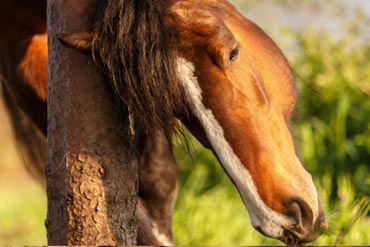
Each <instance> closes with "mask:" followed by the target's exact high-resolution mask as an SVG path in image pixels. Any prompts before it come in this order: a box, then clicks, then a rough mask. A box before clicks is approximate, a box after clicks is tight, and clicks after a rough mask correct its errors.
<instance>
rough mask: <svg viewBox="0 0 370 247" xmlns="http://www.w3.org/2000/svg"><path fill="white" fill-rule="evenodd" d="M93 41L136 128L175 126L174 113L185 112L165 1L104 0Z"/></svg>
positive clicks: (173, 128)
mask: <svg viewBox="0 0 370 247" xmlns="http://www.w3.org/2000/svg"><path fill="white" fill-rule="evenodd" d="M104 2H105V3H106V4H105V6H104V8H105V10H104V14H103V16H102V19H101V21H100V23H99V25H98V39H96V40H95V42H94V50H95V51H96V52H95V53H96V55H97V58H98V59H97V60H98V61H100V62H101V63H102V66H103V68H104V69H105V70H106V72H107V74H108V76H109V77H110V79H111V81H112V84H113V87H114V89H115V91H116V93H117V94H118V96H119V97H120V98H121V99H122V100H123V101H124V102H125V103H126V104H127V106H128V108H129V110H130V113H131V115H132V116H133V118H134V121H135V127H136V128H137V129H139V130H140V131H141V133H144V134H145V135H147V136H148V135H151V133H152V132H153V130H154V129H155V128H162V129H164V130H165V132H166V133H167V136H170V135H171V134H172V133H174V132H175V131H176V130H177V127H178V122H177V121H176V114H177V113H179V114H181V113H182V112H184V111H185V109H186V107H185V100H184V96H183V89H182V88H181V86H180V84H179V82H178V76H177V72H176V51H175V37H174V33H173V31H172V29H171V28H170V27H169V26H167V25H166V24H165V18H166V17H167V16H168V15H169V13H168V10H167V9H166V6H165V4H164V3H163V2H162V1H152V0H145V1H144V0H142V1H136V0H118V1H104Z"/></svg>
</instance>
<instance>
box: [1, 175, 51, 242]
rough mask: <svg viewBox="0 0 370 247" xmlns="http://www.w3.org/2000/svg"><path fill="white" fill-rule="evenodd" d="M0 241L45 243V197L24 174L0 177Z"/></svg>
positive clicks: (37, 186)
mask: <svg viewBox="0 0 370 247" xmlns="http://www.w3.org/2000/svg"><path fill="white" fill-rule="evenodd" d="M0 196H1V203H0V244H1V245H25V244H27V245H45V244H46V231H45V227H44V219H45V215H46V198H45V196H44V194H43V191H42V190H41V188H40V187H39V185H37V184H35V183H33V182H32V181H30V179H29V178H27V177H26V176H22V175H21V176H20V177H14V178H13V179H8V178H1V182H0Z"/></svg>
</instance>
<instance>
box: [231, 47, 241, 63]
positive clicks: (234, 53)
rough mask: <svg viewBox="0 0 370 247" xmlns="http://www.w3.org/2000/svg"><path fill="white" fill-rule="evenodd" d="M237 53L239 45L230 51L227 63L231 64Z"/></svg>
mask: <svg viewBox="0 0 370 247" xmlns="http://www.w3.org/2000/svg"><path fill="white" fill-rule="evenodd" d="M238 55H239V47H236V48H235V49H233V50H232V51H231V52H230V55H229V64H232V63H233V62H234V61H235V60H236V59H237V58H238Z"/></svg>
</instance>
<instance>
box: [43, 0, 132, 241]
mask: <svg viewBox="0 0 370 247" xmlns="http://www.w3.org/2000/svg"><path fill="white" fill-rule="evenodd" d="M95 2H96V1H86V0H48V14H47V21H48V32H49V70H48V71H49V99H48V113H49V116H48V144H49V156H48V162H47V166H46V175H47V194H48V215H47V220H46V226H47V231H48V241H49V245H134V244H135V243H136V242H135V240H136V232H137V218H136V206H137V193H138V191H137V180H138V175H137V164H138V163H137V159H136V158H135V157H133V156H131V155H130V152H129V151H128V141H127V140H129V137H128V133H129V130H128V128H129V127H128V124H127V121H126V119H127V111H125V107H123V106H122V105H120V104H121V103H119V102H117V101H116V100H115V97H114V95H113V93H112V92H111V91H112V90H110V86H109V85H107V84H108V81H103V80H102V78H101V76H100V75H99V73H98V72H97V68H96V66H95V64H94V62H93V61H92V59H91V57H90V56H88V55H84V54H79V53H78V52H76V51H74V50H71V49H68V48H66V47H64V46H63V45H61V43H60V42H59V41H58V40H57V39H56V37H55V35H56V34H57V33H60V32H70V33H73V32H81V31H86V30H91V29H92V26H93V24H94V15H95V8H96V3H95Z"/></svg>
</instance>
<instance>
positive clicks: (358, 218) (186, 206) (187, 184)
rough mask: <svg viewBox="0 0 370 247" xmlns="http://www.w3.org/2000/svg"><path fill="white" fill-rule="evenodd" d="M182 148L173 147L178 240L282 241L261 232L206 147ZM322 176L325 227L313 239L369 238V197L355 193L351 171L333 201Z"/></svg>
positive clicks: (362, 241) (350, 241)
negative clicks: (188, 150) (177, 179)
mask: <svg viewBox="0 0 370 247" xmlns="http://www.w3.org/2000/svg"><path fill="white" fill-rule="evenodd" d="M184 150H185V149H183V147H181V146H178V147H177V149H176V151H177V152H176V153H177V158H178V160H179V166H180V172H182V173H181V174H180V176H181V178H180V180H181V181H182V184H181V185H180V186H181V187H180V194H179V197H178V201H177V204H176V212H175V225H174V230H175V239H176V243H177V244H179V245H199V244H201V245H282V243H281V242H279V241H276V240H272V239H268V238H266V237H263V236H262V235H261V234H259V233H258V232H257V231H255V230H254V229H253V228H252V226H251V225H250V220H249V217H248V214H247V212H246V209H245V207H244V205H243V203H242V201H241V199H240V197H239V195H238V193H237V191H236V189H235V188H234V185H233V184H232V183H231V182H230V181H229V179H228V178H227V175H226V174H225V173H224V172H223V170H222V168H220V165H219V164H218V162H217V161H216V160H215V158H214V157H213V156H212V154H211V153H210V152H209V151H206V150H204V149H203V148H201V147H200V144H199V143H197V142H195V144H194V150H195V151H194V152H193V160H194V161H192V160H191V159H190V158H189V157H188V155H187V154H186V152H184ZM207 168H208V169H207ZM211 177H216V180H217V185H215V186H214V187H209V183H210V182H209V181H210V179H211ZM322 179H323V181H324V182H323V185H320V183H319V182H316V185H317V187H318V191H319V194H320V197H321V200H322V202H323V206H324V210H325V212H326V214H327V217H328V220H329V229H328V231H327V232H326V233H325V234H323V235H322V236H321V237H320V238H319V239H318V240H317V241H316V242H314V243H312V244H313V245H334V244H338V245H366V244H368V243H370V234H368V232H369V229H370V218H369V217H368V216H367V213H368V211H369V208H370V204H369V198H368V197H362V198H360V199H358V195H357V194H356V192H355V190H354V188H353V186H352V184H351V182H350V180H351V179H350V177H349V176H347V177H341V178H340V179H339V185H340V190H339V194H340V201H339V202H338V203H336V204H335V205H334V206H332V207H331V206H330V205H329V203H328V200H329V195H330V184H331V179H332V177H331V176H330V174H327V175H323V178H322ZM316 180H319V179H316ZM199 191H202V193H199ZM360 212H361V213H360Z"/></svg>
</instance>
